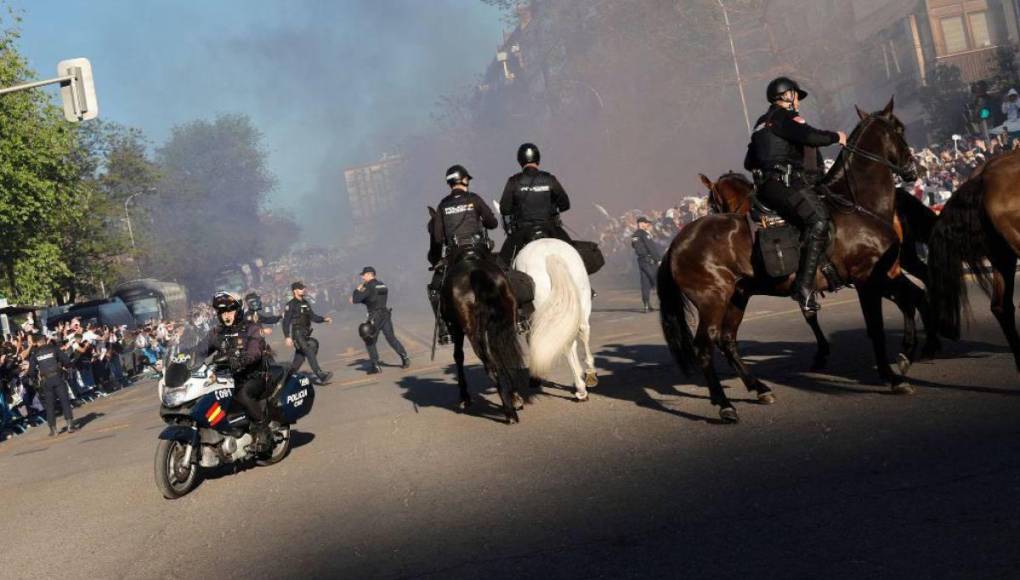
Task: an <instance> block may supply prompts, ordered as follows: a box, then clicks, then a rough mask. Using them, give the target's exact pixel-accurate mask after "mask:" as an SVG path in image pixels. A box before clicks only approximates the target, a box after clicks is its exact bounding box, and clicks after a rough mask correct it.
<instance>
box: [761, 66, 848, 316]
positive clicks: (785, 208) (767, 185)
mask: <svg viewBox="0 0 1020 580" xmlns="http://www.w3.org/2000/svg"><path fill="white" fill-rule="evenodd" d="M766 96H767V97H768V100H769V103H771V105H770V106H769V110H768V111H767V112H766V113H765V114H764V115H762V116H761V117H760V118H759V119H758V122H757V123H755V128H754V133H752V135H751V144H750V145H748V148H747V157H746V158H745V159H744V168H745V169H748V170H749V171H751V172H753V173H754V174H755V181H756V185H757V195H758V199H760V200H761V201H762V203H764V204H765V205H767V206H768V207H770V208H772V209H774V210H775V211H776V212H778V213H779V215H781V216H783V218H784V219H786V220H787V221H788V222H790V223H792V224H794V225H796V226H797V227H798V228H800V230H801V233H802V235H803V237H804V238H805V242H804V247H803V249H802V251H801V256H800V267H799V268H798V270H797V277H796V278H795V279H794V282H793V286H792V288H791V292H792V297H793V299H794V300H796V301H797V302H798V303H799V304H800V307H801V310H804V311H805V312H810V311H815V310H818V309H819V306H818V303H817V302H816V301H815V277H816V276H817V270H818V265H819V262H820V260H821V258H822V254H823V253H824V252H825V248H826V245H827V244H828V242H829V219H830V218H829V209H828V208H827V207H826V206H825V203H824V202H822V200H821V199H819V197H818V194H817V193H815V191H814V188H813V184H812V183H811V182H810V180H809V179H808V178H807V177H806V176H805V175H804V157H805V154H804V148H805V147H826V146H828V145H833V144H835V143H839V144H840V145H846V133H843V132H842V131H822V130H819V129H815V128H814V127H812V126H810V125H808V124H807V121H805V120H804V118H803V117H801V116H800V113H799V112H798V109H799V107H800V102H801V101H802V100H804V99H805V98H807V96H808V94H807V92H806V91H804V90H803V89H801V88H800V86H799V85H798V84H797V83H796V82H795V81H793V80H791V79H789V78H786V77H779V78H777V79H775V80H773V81H772V82H770V83H769V85H768V88H767V89H766Z"/></svg>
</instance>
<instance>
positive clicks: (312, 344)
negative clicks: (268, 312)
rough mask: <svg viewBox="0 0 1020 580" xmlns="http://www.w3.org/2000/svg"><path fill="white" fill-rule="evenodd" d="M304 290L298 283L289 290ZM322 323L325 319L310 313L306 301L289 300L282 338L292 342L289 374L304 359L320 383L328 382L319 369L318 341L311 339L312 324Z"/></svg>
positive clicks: (285, 312) (324, 374) (284, 310)
mask: <svg viewBox="0 0 1020 580" xmlns="http://www.w3.org/2000/svg"><path fill="white" fill-rule="evenodd" d="M300 288H304V285H303V284H301V283H300V282H295V283H294V284H292V285H291V290H297V289H300ZM313 322H315V323H323V322H326V319H325V318H323V317H322V316H319V315H318V314H316V313H315V312H314V311H312V305H311V304H309V303H308V301H307V300H304V299H298V298H291V299H290V302H288V303H287V306H285V307H284V309H283V336H284V338H290V339H291V340H293V341H294V360H293V361H292V362H291V363H290V372H292V373H296V372H297V371H298V370H299V369H300V368H301V365H303V364H304V362H305V359H308V365H309V366H311V367H312V372H313V373H315V376H317V377H318V378H319V380H320V381H322V382H325V381H326V380H328V376H329V374H328V373H325V372H323V371H322V368H320V367H319V360H318V358H317V356H318V354H319V341H318V340H316V339H314V338H312V323H313Z"/></svg>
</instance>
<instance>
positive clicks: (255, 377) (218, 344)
mask: <svg viewBox="0 0 1020 580" xmlns="http://www.w3.org/2000/svg"><path fill="white" fill-rule="evenodd" d="M205 344H206V348H205V356H209V355H211V354H213V353H217V354H219V355H220V356H221V357H223V359H224V362H225V363H226V364H227V365H228V366H229V368H230V373H231V376H232V377H233V379H234V385H235V388H234V400H236V401H237V402H238V403H240V405H241V406H242V407H244V410H245V411H246V412H247V413H248V417H250V418H251V421H252V424H253V425H262V424H264V423H265V419H266V414H265V410H264V409H263V406H262V403H261V400H262V399H263V398H265V397H266V396H267V395H268V394H269V393H268V392H267V390H268V389H267V387H268V386H269V385H268V377H269V372H268V371H269V365H270V364H271V363H272V356H271V355H270V351H269V345H268V344H266V340H265V336H264V335H263V334H262V326H261V325H260V324H258V323H257V322H252V321H250V320H247V319H240V321H239V322H237V323H236V324H234V325H232V326H223V325H220V326H217V327H215V328H213V329H212V330H210V331H209V334H208V335H207V336H206V339H205Z"/></svg>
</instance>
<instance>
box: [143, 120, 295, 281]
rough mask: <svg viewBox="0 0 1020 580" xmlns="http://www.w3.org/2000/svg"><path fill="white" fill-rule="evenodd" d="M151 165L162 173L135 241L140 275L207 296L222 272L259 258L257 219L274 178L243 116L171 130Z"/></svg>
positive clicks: (255, 134) (259, 136) (258, 139)
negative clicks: (143, 267) (138, 247)
mask: <svg viewBox="0 0 1020 580" xmlns="http://www.w3.org/2000/svg"><path fill="white" fill-rule="evenodd" d="M157 161H158V163H159V165H160V167H161V169H162V171H163V173H162V179H161V180H160V182H159V185H158V186H157V193H156V195H155V196H153V197H152V198H150V199H149V200H148V202H147V204H146V205H147V207H148V210H149V215H150V219H151V222H150V223H149V224H148V231H147V232H146V234H145V235H144V236H141V238H142V239H136V242H137V243H138V244H139V245H144V250H143V253H144V254H145V258H146V259H145V262H146V270H147V271H149V272H151V273H154V274H158V275H160V276H161V277H163V278H167V279H174V280H178V281H180V282H182V283H184V284H186V285H187V286H189V287H190V288H191V289H192V290H193V291H195V292H206V291H210V290H211V287H210V285H211V283H212V279H213V278H214V276H215V275H216V274H217V273H218V272H219V271H220V270H222V269H223V268H225V267H229V266H233V265H236V264H239V263H245V262H248V261H251V260H252V259H254V258H255V257H258V256H260V255H262V248H261V243H260V239H261V236H260V232H261V230H262V228H261V221H260V218H261V213H262V209H263V205H264V203H265V200H266V196H267V195H268V194H269V192H271V191H272V190H273V188H274V187H275V185H276V179H275V177H274V176H273V175H272V174H271V173H270V171H269V169H268V168H267V167H266V151H265V148H264V147H263V145H262V134H261V132H259V131H258V129H256V128H255V127H254V126H253V125H252V123H251V120H250V119H249V118H248V117H247V116H244V115H221V116H219V117H217V118H216V119H214V120H213V121H204V120H200V121H193V122H191V123H188V124H185V125H182V126H178V127H175V128H174V129H173V131H172V133H171V135H170V138H169V140H168V141H167V142H166V143H165V144H164V145H163V146H162V147H161V148H159V150H158V151H157ZM137 237H138V236H136V238H137Z"/></svg>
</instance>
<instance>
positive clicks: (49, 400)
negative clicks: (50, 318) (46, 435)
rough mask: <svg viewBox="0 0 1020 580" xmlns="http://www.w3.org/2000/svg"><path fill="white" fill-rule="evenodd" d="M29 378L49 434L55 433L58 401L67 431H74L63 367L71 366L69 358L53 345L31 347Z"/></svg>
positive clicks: (49, 343) (48, 343)
mask: <svg viewBox="0 0 1020 580" xmlns="http://www.w3.org/2000/svg"><path fill="white" fill-rule="evenodd" d="M28 364H29V367H28V372H29V376H31V377H35V378H36V381H37V383H36V384H37V385H38V392H39V395H40V396H41V397H42V398H43V405H45V407H46V422H47V423H48V424H49V426H50V434H51V435H53V434H54V433H55V432H56V425H57V417H56V400H57V398H59V399H60V408H61V410H62V411H63V412H64V421H65V422H66V423H67V431H68V432H69V433H71V432H73V431H74V416H73V415H72V414H71V398H70V396H69V395H68V392H67V381H66V380H65V379H64V367H66V366H68V365H70V364H71V360H70V358H69V357H68V356H67V354H65V353H64V351H62V350H60V348H59V347H57V346H56V345H55V344H53V343H51V342H47V343H46V344H43V345H41V346H40V345H36V346H33V347H32V352H31V354H29V355H28Z"/></svg>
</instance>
